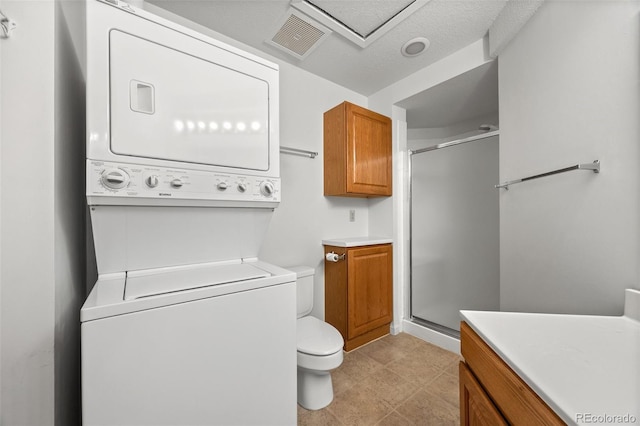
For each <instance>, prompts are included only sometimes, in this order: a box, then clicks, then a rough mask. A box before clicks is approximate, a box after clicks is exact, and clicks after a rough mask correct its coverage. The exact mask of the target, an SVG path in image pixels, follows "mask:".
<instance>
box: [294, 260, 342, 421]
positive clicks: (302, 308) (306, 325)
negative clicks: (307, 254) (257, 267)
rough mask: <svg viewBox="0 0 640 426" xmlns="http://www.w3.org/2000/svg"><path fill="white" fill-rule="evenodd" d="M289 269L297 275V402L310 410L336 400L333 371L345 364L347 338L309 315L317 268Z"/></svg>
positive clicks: (317, 408)
mask: <svg viewBox="0 0 640 426" xmlns="http://www.w3.org/2000/svg"><path fill="white" fill-rule="evenodd" d="M287 269H289V270H291V271H293V272H295V273H296V275H297V278H296V299H297V304H298V322H297V345H298V404H300V406H302V407H303V408H306V409H307V410H319V409H321V408H324V407H326V406H327V405H329V404H330V403H331V401H333V383H332V382H331V373H330V371H331V370H334V369H336V368H338V367H339V366H340V364H342V359H343V355H342V346H343V345H344V340H343V339H342V335H341V334H340V332H339V331H338V330H336V329H335V328H334V327H333V326H331V325H330V324H327V323H326V322H324V321H322V320H319V319H318V318H316V317H312V316H309V313H310V312H311V309H312V308H313V275H314V273H315V270H314V269H313V268H311V267H309V266H294V267H291V268H287Z"/></svg>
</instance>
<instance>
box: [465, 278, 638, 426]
mask: <svg viewBox="0 0 640 426" xmlns="http://www.w3.org/2000/svg"><path fill="white" fill-rule="evenodd" d="M627 291H629V290H627ZM627 296H629V294H627ZM460 314H461V316H462V318H463V320H464V321H465V322H466V323H467V324H468V325H469V326H470V327H471V328H472V329H473V330H474V331H475V332H476V333H477V334H478V335H479V336H480V337H482V339H483V340H484V341H485V342H486V343H487V344H488V345H489V346H490V347H491V348H492V349H493V350H494V351H495V352H496V353H497V354H498V356H500V358H502V360H503V361H504V362H505V363H507V365H509V367H511V369H513V370H514V371H515V372H516V373H517V374H518V375H519V376H520V377H521V378H522V379H523V380H524V381H525V382H526V383H527V384H528V385H529V386H530V387H531V389H533V390H534V391H535V392H536V393H537V394H538V395H539V396H540V398H542V400H543V401H544V402H546V403H547V405H549V407H551V409H553V410H554V411H555V412H556V414H558V416H559V417H560V418H561V419H562V420H563V421H565V422H567V424H569V425H580V424H588V423H593V424H635V425H640V321H638V320H636V319H633V318H632V317H629V316H619V317H613V316H591V315H557V314H530V313H516V312H480V311H460Z"/></svg>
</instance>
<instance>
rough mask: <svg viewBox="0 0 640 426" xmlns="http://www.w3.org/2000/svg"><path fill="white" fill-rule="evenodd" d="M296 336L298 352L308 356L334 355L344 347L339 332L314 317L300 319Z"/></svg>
mask: <svg viewBox="0 0 640 426" xmlns="http://www.w3.org/2000/svg"><path fill="white" fill-rule="evenodd" d="M296 334H297V348H298V352H299V353H304V354H307V355H314V356H328V355H333V354H335V353H336V352H339V351H342V346H343V345H344V340H343V339H342V335H341V334H340V332H339V331H338V330H336V329H335V328H334V327H333V326H332V325H330V324H327V323H326V322H324V321H321V320H319V319H318V318H315V317H312V316H307V317H303V318H299V319H298V322H297V332H296Z"/></svg>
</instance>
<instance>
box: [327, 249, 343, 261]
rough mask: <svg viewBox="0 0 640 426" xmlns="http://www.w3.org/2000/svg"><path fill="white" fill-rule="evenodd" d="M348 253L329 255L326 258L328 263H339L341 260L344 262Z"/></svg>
mask: <svg viewBox="0 0 640 426" xmlns="http://www.w3.org/2000/svg"><path fill="white" fill-rule="evenodd" d="M345 255H346V253H342V254H337V253H335V252H333V251H332V252H331V253H327V254H326V255H325V256H324V258H325V260H327V262H337V261H339V260H344V257H345Z"/></svg>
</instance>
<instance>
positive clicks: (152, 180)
mask: <svg viewBox="0 0 640 426" xmlns="http://www.w3.org/2000/svg"><path fill="white" fill-rule="evenodd" d="M144 182H145V183H146V184H147V186H148V187H149V188H155V187H156V186H158V184H159V183H160V179H158V176H156V175H151V176H149V177H147V178H146V179H145V181H144Z"/></svg>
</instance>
